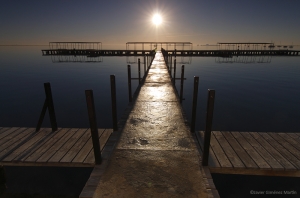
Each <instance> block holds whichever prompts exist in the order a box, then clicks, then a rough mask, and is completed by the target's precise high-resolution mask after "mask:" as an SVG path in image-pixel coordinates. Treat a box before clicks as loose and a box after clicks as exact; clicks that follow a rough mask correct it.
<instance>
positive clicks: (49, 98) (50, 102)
mask: <svg viewBox="0 0 300 198" xmlns="http://www.w3.org/2000/svg"><path fill="white" fill-rule="evenodd" d="M44 89H45V94H46V99H45V102H44V105H43V109H42V112H41V115H40V118H39V121H38V124H37V127H36V131H39V130H40V128H41V126H42V123H43V120H44V117H45V114H46V111H47V108H48V111H49V117H50V123H51V127H52V131H56V130H57V122H56V116H55V110H54V104H53V99H52V92H51V85H50V83H49V82H48V83H44Z"/></svg>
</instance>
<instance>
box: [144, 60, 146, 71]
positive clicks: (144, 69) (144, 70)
mask: <svg viewBox="0 0 300 198" xmlns="http://www.w3.org/2000/svg"><path fill="white" fill-rule="evenodd" d="M145 75H146V56H144V76H145Z"/></svg>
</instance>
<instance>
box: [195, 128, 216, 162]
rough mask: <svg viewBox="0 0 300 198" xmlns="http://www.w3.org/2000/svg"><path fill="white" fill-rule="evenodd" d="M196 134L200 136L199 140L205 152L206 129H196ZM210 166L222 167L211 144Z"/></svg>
mask: <svg viewBox="0 0 300 198" xmlns="http://www.w3.org/2000/svg"><path fill="white" fill-rule="evenodd" d="M196 136H197V138H198V142H199V144H200V147H201V149H202V152H203V148H204V131H196ZM208 166H213V167H221V165H220V164H219V162H218V159H217V157H216V156H215V153H214V152H213V150H212V148H211V146H210V149H209V157H208Z"/></svg>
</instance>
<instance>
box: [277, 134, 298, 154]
mask: <svg viewBox="0 0 300 198" xmlns="http://www.w3.org/2000/svg"><path fill="white" fill-rule="evenodd" d="M277 134H278V135H280V136H281V137H282V138H283V139H284V140H285V141H287V142H289V143H290V144H291V145H293V146H294V147H295V148H296V149H297V150H298V152H300V142H298V141H297V140H296V139H295V138H292V137H291V136H289V134H286V133H277Z"/></svg>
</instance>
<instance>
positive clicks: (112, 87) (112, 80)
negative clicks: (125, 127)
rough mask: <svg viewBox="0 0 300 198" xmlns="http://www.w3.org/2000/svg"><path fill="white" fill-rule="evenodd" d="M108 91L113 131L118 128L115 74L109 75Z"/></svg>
mask: <svg viewBox="0 0 300 198" xmlns="http://www.w3.org/2000/svg"><path fill="white" fill-rule="evenodd" d="M110 91H111V110H112V121H113V129H114V131H117V130H118V119H117V94H116V78H115V75H110Z"/></svg>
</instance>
